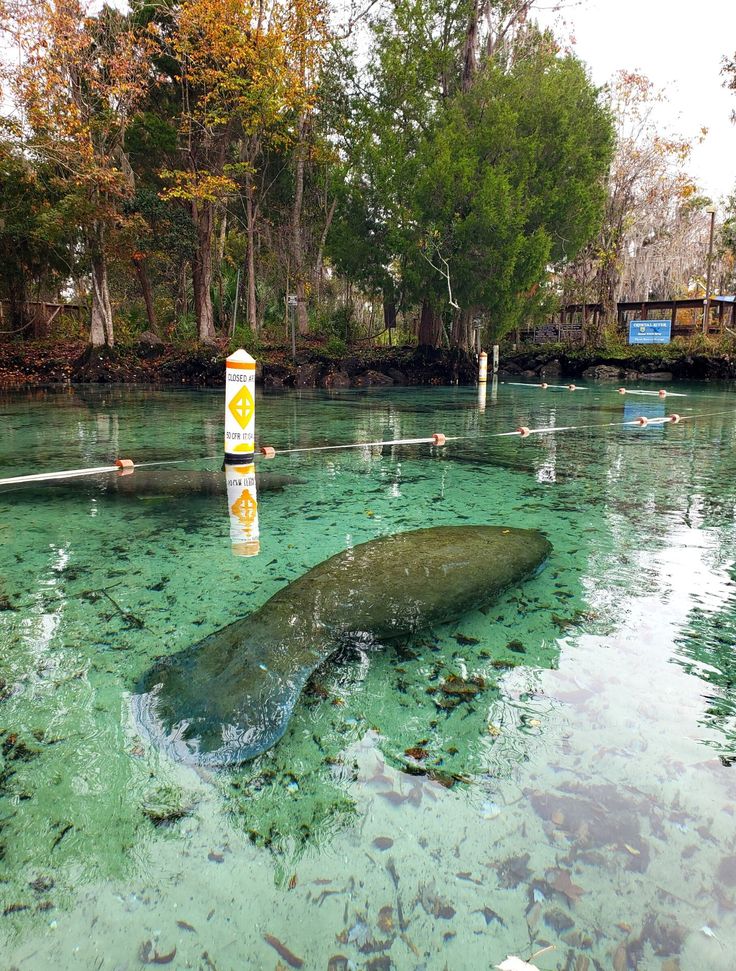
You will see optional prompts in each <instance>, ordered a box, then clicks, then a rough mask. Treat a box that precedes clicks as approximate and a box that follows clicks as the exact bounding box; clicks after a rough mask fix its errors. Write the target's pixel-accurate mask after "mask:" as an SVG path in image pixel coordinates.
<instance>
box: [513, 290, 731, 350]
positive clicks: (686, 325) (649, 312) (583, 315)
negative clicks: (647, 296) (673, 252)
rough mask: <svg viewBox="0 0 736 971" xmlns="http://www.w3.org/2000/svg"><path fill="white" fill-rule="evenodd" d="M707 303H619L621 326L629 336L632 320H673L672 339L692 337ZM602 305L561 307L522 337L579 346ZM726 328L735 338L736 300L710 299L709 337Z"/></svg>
mask: <svg viewBox="0 0 736 971" xmlns="http://www.w3.org/2000/svg"><path fill="white" fill-rule="evenodd" d="M704 311H705V301H704V300H703V299H702V297H701V298H698V299H692V300H644V301H642V300H629V301H622V302H621V303H619V304H617V316H618V325H619V328H620V329H621V331H622V332H625V333H628V327H629V322H630V321H632V320H668V319H669V320H670V322H671V325H672V328H671V336H672V337H673V338H674V337H691V336H692V335H693V334H695V333H698V332H700V331H702V328H703V313H704ZM602 314H603V306H602V304H600V303H587V304H581V303H572V304H568V305H566V306H564V307H562V308H561V309H560V310H559V311H558V313H556V314H555V315H554V317H553V318H552V319H551V320H550V321H548V322H547V323H546V324H542V325H540V326H538V327H528V328H525V329H524V328H522V330H521V331H520V334H519V337H520V339H521V341H523V342H525V343H533V344H547V343H553V342H555V341H558V342H562V341H568V342H571V343H578V342H581V341H582V340H583V335H584V321H587V323H588V328H589V329H590V330H597V329H598V325H599V323H600V318H601V316H602ZM724 329H728V330H732V331H734V336H736V298H734V297H732V296H729V297H720V296H719V297H711V308H710V322H709V326H708V333H709V334H721V333H723V331H724Z"/></svg>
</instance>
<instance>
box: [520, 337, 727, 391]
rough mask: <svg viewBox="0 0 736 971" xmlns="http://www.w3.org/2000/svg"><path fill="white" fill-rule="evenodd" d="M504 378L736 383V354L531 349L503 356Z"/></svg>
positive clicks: (684, 350)
mask: <svg viewBox="0 0 736 971" xmlns="http://www.w3.org/2000/svg"><path fill="white" fill-rule="evenodd" d="M501 369H502V374H501V377H502V378H503V377H509V376H521V377H524V378H528V379H530V380H531V379H532V378H537V379H542V380H545V381H548V382H550V383H551V382H553V381H554V379H555V378H557V377H566V378H585V379H586V380H591V379H598V380H609V381H624V382H625V381H655V382H661V381H671V380H680V381H699V380H731V379H736V355H735V354H718V353H712V354H703V353H695V352H691V351H689V350H688V349H687V348H685V347H679V346H678V345H676V344H673V345H670V346H668V347H666V348H662V349H656V348H644V347H636V348H630V349H626V350H625V351H624V352H622V353H620V354H607V353H605V352H601V351H600V350H599V351H596V350H590V351H586V350H584V349H582V348H580V349H574V350H561V349H560V348H559V347H556V348H549V349H545V348H541V347H536V348H533V349H532V348H530V349H523V350H518V351H507V352H506V353H505V354H504V353H503V352H502V353H501Z"/></svg>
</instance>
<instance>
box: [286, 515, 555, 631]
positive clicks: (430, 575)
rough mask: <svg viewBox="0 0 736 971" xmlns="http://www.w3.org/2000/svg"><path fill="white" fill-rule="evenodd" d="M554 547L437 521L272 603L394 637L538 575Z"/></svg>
mask: <svg viewBox="0 0 736 971" xmlns="http://www.w3.org/2000/svg"><path fill="white" fill-rule="evenodd" d="M550 551H551V546H550V543H549V541H548V540H547V539H546V538H545V536H544V535H543V534H542V533H539V532H537V531H536V530H528V529H512V528H510V527H506V526H436V527H432V528H428V529H418V530H414V531H412V532H408V533H398V534H396V535H394V536H386V537H384V538H381V539H378V540H372V541H371V542H369V543H364V544H361V545H360V546H356V547H354V548H353V549H350V550H345V551H344V552H343V553H338V554H337V555H336V556H333V557H332V558H331V559H329V560H326V561H325V562H324V563H322V564H320V565H319V566H317V567H315V568H314V569H312V570H310V571H309V573H307V574H306V575H305V576H304V577H302V578H301V579H299V580H297V581H296V582H295V583H293V584H291V586H289V587H287V588H286V589H285V590H283V591H280V592H279V593H277V594H276V595H275V596H274V597H272V598H271V600H270V601H269V603H268V608H269V610H270V611H271V612H273V611H274V610H275V609H276V610H278V611H279V612H282V611H286V612H288V611H289V609H290V606H293V605H294V604H297V603H298V604H299V609H300V613H302V616H301V617H300V618H299V619H298V620H297V618H294V620H295V621H297V622H299V621H303V620H304V618H303V612H304V611H305V609H307V610H308V611H309V612H310V613H311V615H312V616H311V618H310V622H311V623H312V624H314V625H315V626H317V627H322V626H324V627H325V628H326V629H328V630H333V631H335V632H337V633H349V632H351V631H369V632H370V633H372V634H373V635H374V636H375V637H377V638H381V637H391V636H398V635H400V634H403V633H407V632H409V631H411V630H415V629H417V628H419V627H425V626H428V625H431V624H433V623H441V622H443V621H449V620H452V619H453V618H454V617H458V616H460V615H461V614H463V613H465V612H466V611H468V610H473V609H475V608H477V607H481V606H483V605H484V604H487V603H489V602H490V601H492V600H493V599H494V598H495V597H497V596H498V595H499V594H500V593H501V592H502V591H503V590H504V589H506V588H507V587H509V586H511V585H512V584H514V583H518V582H519V581H520V580H523V579H524V578H525V577H528V576H529V575H530V574H532V573H533V572H534V571H535V570H536V569H537V568H538V567H539V565H540V564H541V563H542V562H543V561H544V560H545V559H546V558H547V557H548V556H549V553H550Z"/></svg>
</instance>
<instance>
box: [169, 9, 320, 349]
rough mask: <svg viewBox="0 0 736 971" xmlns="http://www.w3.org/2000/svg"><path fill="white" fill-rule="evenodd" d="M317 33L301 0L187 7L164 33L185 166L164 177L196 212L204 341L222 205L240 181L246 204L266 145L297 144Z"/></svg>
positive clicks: (211, 332) (315, 19) (172, 193)
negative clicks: (176, 90) (217, 216)
mask: <svg viewBox="0 0 736 971" xmlns="http://www.w3.org/2000/svg"><path fill="white" fill-rule="evenodd" d="M319 34H320V28H319V7H318V6H317V4H316V3H315V2H313V0H296V2H295V3H294V4H292V5H291V6H290V7H289V8H288V9H286V8H284V7H282V6H281V5H280V4H279V3H277V2H276V0H273V2H271V3H270V4H268V3H263V2H255V0H184V2H183V3H181V4H180V6H179V7H178V10H176V12H175V29H174V31H173V32H172V33H171V34H165V33H162V34H161V40H162V51H164V52H165V53H167V54H169V55H170V57H171V58H172V62H173V63H174V64H175V65H176V66H175V74H174V77H175V80H176V83H177V84H178V86H179V88H180V117H179V125H178V130H179V139H180V149H181V153H182V156H183V158H184V160H185V164H184V166H182V167H178V168H175V169H172V170H170V171H169V172H168V173H166V175H167V177H168V179H169V181H170V186H171V187H170V188H169V190H168V194H167V195H168V197H169V198H179V199H182V200H185V201H187V202H188V203H189V204H190V206H191V215H192V221H193V223H194V226H195V228H196V234H197V242H196V250H195V255H194V260H193V268H192V269H193V272H192V277H193V286H194V302H195V312H196V316H197V327H198V334H199V337H200V339H201V340H203V341H211V340H213V338H214V336H215V324H214V312H213V306H212V297H211V292H210V288H211V283H212V242H213V231H214V221H215V210H216V207H217V206H222V205H223V204H224V203H225V201H226V200H227V198H228V197H229V196H231V195H232V194H234V193H236V192H237V191H238V189H239V184H240V180H241V179H244V180H245V181H246V190H247V192H248V195H247V198H250V196H251V192H252V188H251V179H252V176H253V173H254V172H255V170H256V166H257V160H258V156H259V154H260V151H261V149H262V147H263V146H264V144H266V143H269V142H273V143H279V142H283V141H289V140H291V139H293V138H294V137H296V130H297V129H298V125H299V124H300V122H296V123H295V119H302V118H303V117H304V113H305V112H306V111H307V110H308V106H309V104H310V96H311V95H310V87H309V73H308V72H309V67H310V65H311V64H312V59H313V57H314V56H315V51H316V50H317V48H318V44H319ZM299 137H300V136H299ZM234 145H239V146H240V150H239V151H238V152H234V151H233V147H234ZM295 205H296V203H295ZM251 309H252V308H251Z"/></svg>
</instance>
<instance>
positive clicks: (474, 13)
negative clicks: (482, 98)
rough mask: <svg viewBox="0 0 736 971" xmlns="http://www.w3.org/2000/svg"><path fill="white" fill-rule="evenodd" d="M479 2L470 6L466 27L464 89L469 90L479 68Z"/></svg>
mask: <svg viewBox="0 0 736 971" xmlns="http://www.w3.org/2000/svg"><path fill="white" fill-rule="evenodd" d="M478 15H479V10H478V2H477V0H475V2H473V4H472V6H471V8H470V14H469V17H468V26H467V28H466V29H465V43H464V45H463V74H462V90H463V91H469V90H470V88H471V86H472V84H473V78H474V77H475V74H476V71H477V68H478Z"/></svg>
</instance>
